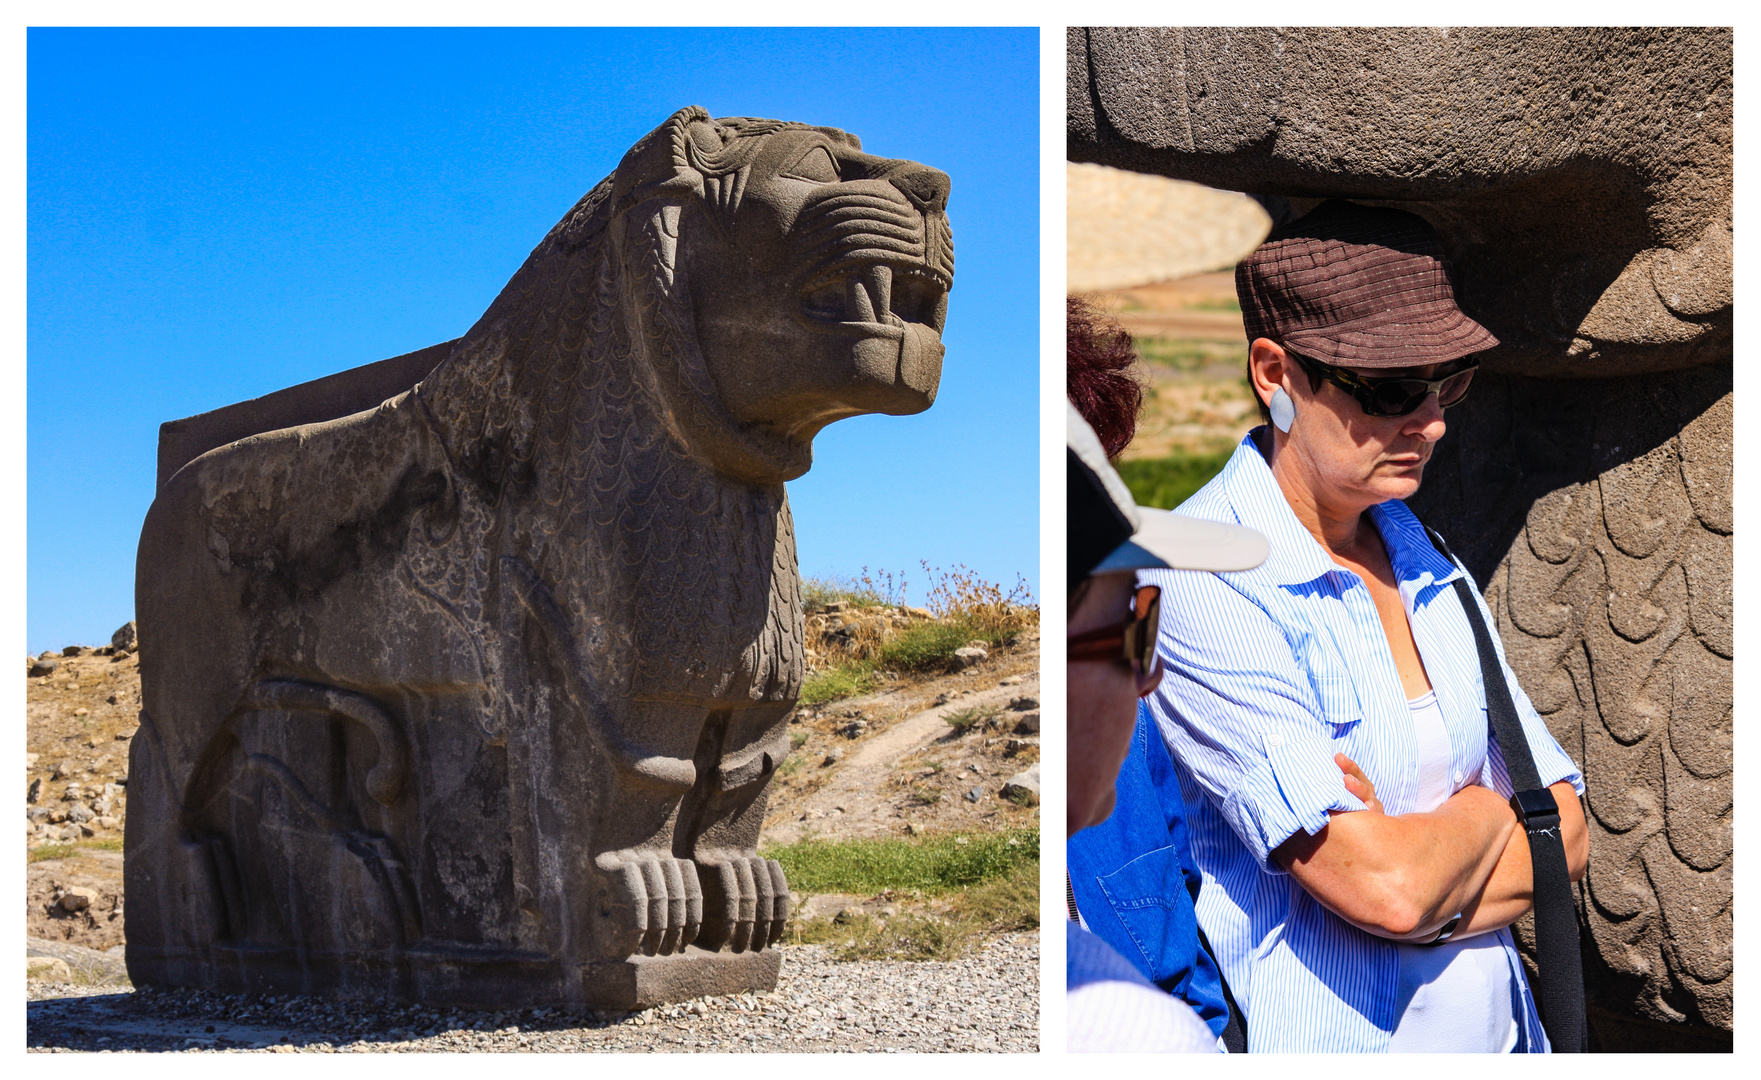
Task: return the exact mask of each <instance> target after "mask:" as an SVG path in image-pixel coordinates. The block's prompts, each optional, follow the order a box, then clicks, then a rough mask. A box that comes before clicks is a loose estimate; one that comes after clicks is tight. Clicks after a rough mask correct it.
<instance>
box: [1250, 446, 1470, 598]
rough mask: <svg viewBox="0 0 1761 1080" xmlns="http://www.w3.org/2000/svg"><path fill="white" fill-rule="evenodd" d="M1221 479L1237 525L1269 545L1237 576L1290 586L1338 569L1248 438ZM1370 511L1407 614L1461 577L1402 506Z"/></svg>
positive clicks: (1382, 506) (1394, 503)
mask: <svg viewBox="0 0 1761 1080" xmlns="http://www.w3.org/2000/svg"><path fill="white" fill-rule="evenodd" d="M1256 430H1257V429H1256ZM1220 479H1221V480H1222V482H1223V489H1224V492H1225V493H1226V494H1227V495H1228V498H1229V504H1230V507H1231V509H1233V510H1234V511H1235V518H1236V520H1237V521H1239V522H1240V523H1241V524H1243V525H1246V526H1247V527H1249V528H1251V529H1258V530H1259V531H1260V532H1261V533H1263V534H1265V537H1266V539H1267V540H1268V541H1269V542H1270V544H1271V549H1272V550H1271V553H1270V554H1269V555H1267V556H1266V561H1265V562H1263V563H1261V564H1260V565H1259V567H1258V568H1256V569H1253V570H1243V571H1240V573H1241V574H1242V575H1243V576H1257V577H1259V578H1260V579H1262V580H1265V581H1268V582H1270V583H1272V584H1274V585H1281V586H1288V585H1301V584H1305V583H1307V582H1310V581H1313V580H1315V579H1316V578H1318V577H1320V576H1322V575H1323V574H1328V573H1332V572H1333V571H1336V570H1339V569H1341V567H1340V566H1339V564H1338V563H1336V562H1334V561H1333V559H1332V558H1331V557H1330V556H1328V554H1327V552H1326V551H1325V550H1324V549H1322V547H1321V545H1320V544H1319V543H1318V542H1316V540H1315V538H1314V536H1313V535H1312V534H1311V533H1310V532H1309V531H1308V530H1307V529H1306V528H1304V527H1303V524H1302V522H1300V521H1298V520H1297V519H1296V512H1295V511H1293V510H1291V509H1290V503H1289V502H1288V501H1286V500H1285V498H1284V491H1283V489H1281V488H1279V486H1278V481H1277V480H1275V479H1273V477H1272V469H1271V466H1269V465H1267V464H1266V459H1265V458H1263V457H1261V456H1260V449H1259V447H1258V446H1257V445H1255V443H1254V438H1253V435H1252V433H1249V434H1248V435H1247V436H1246V437H1244V438H1243V439H1242V440H1241V443H1240V445H1238V446H1237V447H1236V448H1235V453H1234V454H1233V455H1232V456H1231V457H1230V458H1229V461H1228V463H1227V464H1226V465H1224V466H1223V472H1222V474H1221V477H1220ZM1369 512H1370V514H1371V515H1372V517H1373V518H1374V520H1375V523H1376V528H1377V529H1378V530H1379V531H1380V532H1381V534H1382V544H1383V546H1384V547H1386V548H1387V550H1388V562H1389V563H1390V564H1391V565H1392V566H1393V568H1394V577H1395V580H1396V581H1397V582H1399V585H1400V596H1401V599H1402V600H1404V601H1405V603H1406V607H1407V610H1408V611H1411V610H1412V609H1413V608H1414V606H1415V604H1416V603H1417V602H1418V601H1420V600H1426V599H1429V593H1430V592H1431V591H1433V590H1432V587H1433V586H1441V585H1444V584H1447V583H1448V582H1450V581H1453V580H1455V579H1456V578H1457V577H1460V576H1462V574H1461V569H1460V568H1459V567H1457V566H1456V565H1455V564H1454V563H1452V562H1450V561H1449V560H1448V559H1446V558H1444V557H1443V555H1442V553H1441V552H1439V551H1438V550H1437V549H1436V548H1435V547H1433V546H1432V544H1431V538H1430V537H1429V536H1427V535H1425V529H1424V526H1423V525H1420V524H1419V519H1418V518H1416V517H1414V516H1413V512H1412V511H1411V510H1408V509H1407V508H1406V504H1405V503H1403V502H1401V501H1399V500H1398V499H1390V500H1389V501H1388V502H1385V503H1380V504H1378V505H1376V506H1372V507H1370V510H1369Z"/></svg>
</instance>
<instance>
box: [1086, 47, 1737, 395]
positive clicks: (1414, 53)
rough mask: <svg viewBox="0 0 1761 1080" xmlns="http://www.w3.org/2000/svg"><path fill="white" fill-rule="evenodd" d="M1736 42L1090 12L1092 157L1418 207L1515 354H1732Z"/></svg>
mask: <svg viewBox="0 0 1761 1080" xmlns="http://www.w3.org/2000/svg"><path fill="white" fill-rule="evenodd" d="M1731 55H1732V54H1731V34H1730V31H1729V30H1720V29H1693V28H1679V29H1667V30H1646V29H1630V28H1629V29H1603V30H1585V29H1515V30H1509V29H1505V30H1501V29H1494V28H1480V29H1452V30H1445V29H1398V30H1378V29H1361V28H1359V29H1300V30H1260V29H1229V28H1186V29H1182V28H1178V27H1165V28H1141V27H1119V28H1104V27H1094V28H1088V29H1084V28H1072V29H1071V30H1070V38H1069V53H1068V58H1069V59H1068V63H1069V87H1070V93H1069V97H1068V121H1069V155H1070V159H1071V160H1072V161H1092V162H1096V163H1099V164H1102V165H1113V166H1116V167H1118V168H1123V169H1135V170H1137V171H1139V172H1150V173H1159V174H1162V175H1166V176H1173V177H1175V178H1177V179H1185V180H1196V181H1198V182H1200V183H1204V184H1209V185H1211V186H1213V187H1219V188H1224V189H1227V190H1231V191H1247V192H1252V193H1255V194H1276V195H1283V196H1291V197H1296V198H1314V199H1319V198H1324V197H1328V196H1340V197H1345V198H1351V199H1357V200H1361V201H1368V202H1373V201H1376V200H1384V201H1387V202H1389V203H1390V204H1394V205H1400V206H1402V207H1404V208H1406V209H1410V210H1415V211H1417V212H1418V213H1420V214H1421V215H1422V216H1423V217H1425V218H1426V219H1427V220H1428V221H1430V222H1431V224H1432V225H1433V226H1435V227H1436V229H1437V230H1438V232H1439V233H1440V234H1441V235H1442V237H1443V242H1444V246H1445V249H1446V250H1448V251H1449V253H1450V255H1451V257H1452V258H1453V260H1454V263H1455V272H1456V285H1457V296H1458V297H1459V299H1460V300H1461V303H1462V306H1463V307H1464V308H1465V309H1467V310H1468V311H1469V312H1471V313H1473V314H1474V315H1475V317H1476V318H1479V319H1480V320H1481V321H1482V322H1484V323H1485V325H1486V326H1487V327H1488V328H1489V329H1490V330H1491V331H1492V332H1493V333H1494V334H1496V335H1497V336H1498V337H1499V339H1500V340H1501V341H1502V342H1503V343H1504V344H1503V346H1502V347H1501V348H1499V349H1498V350H1496V351H1494V352H1493V353H1491V354H1488V355H1487V356H1486V358H1485V359H1486V363H1487V364H1488V366H1489V367H1491V368H1493V369H1503V370H1507V371H1511V372H1520V373H1522V374H1527V375H1536V376H1566V377H1579V376H1602V377H1606V376H1611V375H1619V374H1627V373H1636V372H1644V371H1661V370H1666V369H1672V368H1681V367H1689V366H1693V365H1696V364H1704V363H1717V362H1720V361H1723V360H1727V359H1728V357H1729V354H1730V347H1731V346H1730V341H1731V247H1730V229H1731V130H1732V129H1731V123H1732V120H1731V117H1732V69H1731Z"/></svg>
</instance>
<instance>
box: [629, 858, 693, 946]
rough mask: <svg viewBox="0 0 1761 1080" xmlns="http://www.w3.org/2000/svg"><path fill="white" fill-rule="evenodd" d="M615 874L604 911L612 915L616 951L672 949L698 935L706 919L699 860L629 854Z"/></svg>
mask: <svg viewBox="0 0 1761 1080" xmlns="http://www.w3.org/2000/svg"><path fill="white" fill-rule="evenodd" d="M609 874H610V877H611V888H610V895H609V904H608V910H607V911H606V912H604V914H605V916H606V917H608V918H609V919H610V920H611V942H610V944H611V947H612V949H613V951H614V952H616V953H618V954H619V955H625V956H628V955H632V954H635V953H641V954H643V955H645V956H655V955H667V954H670V953H677V952H683V951H684V949H685V946H687V945H689V944H691V942H693V941H695V940H696V938H697V934H698V931H699V930H700V929H701V927H702V925H703V889H702V886H701V885H700V884H699V882H698V879H697V865H696V864H695V863H693V862H691V861H690V860H688V859H675V858H672V857H670V856H665V855H647V854H639V855H632V856H627V857H625V858H623V859H622V860H621V861H619V862H618V863H617V864H616V865H615V866H614V867H613V868H612V869H611V870H610V871H609Z"/></svg>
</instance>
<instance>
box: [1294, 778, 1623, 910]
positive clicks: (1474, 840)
mask: <svg viewBox="0 0 1761 1080" xmlns="http://www.w3.org/2000/svg"><path fill="white" fill-rule="evenodd" d="M1334 761H1335V762H1337V763H1338V765H1339V767H1340V769H1341V770H1343V771H1344V773H1345V786H1346V788H1347V790H1349V791H1350V792H1351V793H1352V794H1353V795H1355V796H1357V797H1358V798H1359V799H1360V800H1361V801H1362V802H1363V803H1364V804H1365V805H1366V806H1367V807H1368V809H1366V810H1356V811H1332V812H1331V815H1330V818H1329V821H1328V823H1327V826H1326V827H1325V828H1323V829H1322V830H1321V831H1320V832H1318V833H1315V834H1314V835H1313V836H1310V835H1308V834H1307V833H1305V832H1298V833H1296V835H1294V836H1292V837H1290V838H1289V839H1288V840H1286V841H1284V842H1283V843H1282V844H1280V845H1278V847H1276V848H1274V849H1273V851H1272V858H1273V859H1274V860H1276V861H1277V863H1278V865H1279V866H1281V867H1283V868H1284V869H1285V870H1287V871H1289V873H1290V875H1291V876H1292V877H1294V878H1296V880H1297V882H1298V883H1299V884H1301V885H1302V887H1303V888H1304V889H1307V890H1308V892H1309V894H1310V895H1311V896H1313V897H1314V898H1315V899H1316V900H1318V901H1320V902H1321V905H1322V906H1323V907H1325V908H1327V910H1329V911H1331V912H1333V913H1334V914H1335V915H1338V916H1339V917H1340V918H1342V919H1344V920H1345V921H1346V922H1348V923H1351V924H1352V925H1353V926H1356V927H1358V928H1359V929H1362V930H1366V931H1368V932H1369V933H1372V934H1376V935H1377V936H1379V937H1385V938H1389V939H1392V940H1394V941H1429V940H1430V939H1431V938H1433V937H1435V936H1436V934H1437V931H1438V930H1440V929H1442V927H1443V925H1444V924H1445V923H1447V922H1448V921H1449V920H1450V919H1452V918H1454V917H1455V915H1456V913H1457V912H1460V913H1461V924H1460V925H1459V926H1458V927H1456V930H1455V933H1454V938H1457V939H1459V938H1465V937H1471V936H1473V935H1475V934H1484V933H1489V932H1491V931H1493V930H1498V929H1501V928H1502V927H1505V926H1509V925H1510V924H1511V923H1513V922H1515V921H1516V920H1517V919H1519V918H1521V917H1522V915H1523V913H1524V912H1526V911H1528V910H1529V907H1530V906H1531V905H1532V904H1533V903H1534V875H1533V873H1532V872H1531V869H1530V865H1529V839H1528V835H1527V834H1526V833H1524V832H1523V830H1522V829H1521V828H1520V827H1519V826H1518V823H1517V819H1516V813H1515V812H1514V811H1513V810H1511V808H1510V804H1509V803H1508V802H1506V801H1505V800H1504V799H1503V798H1502V797H1501V796H1499V795H1498V793H1497V792H1495V791H1492V790H1491V789H1489V788H1485V787H1481V786H1479V785H1477V784H1476V785H1473V786H1470V787H1466V788H1463V789H1462V790H1461V791H1458V792H1456V793H1455V794H1454V795H1452V796H1450V798H1449V800H1448V801H1447V802H1445V803H1444V804H1443V805H1442V806H1440V807H1438V808H1437V809H1436V810H1433V811H1431V812H1429V813H1425V814H1401V815H1399V816H1397V817H1395V816H1390V815H1388V814H1386V813H1384V812H1383V810H1382V804H1381V803H1380V802H1379V801H1377V799H1376V789H1375V786H1374V785H1372V784H1371V783H1370V782H1369V780H1368V778H1366V777H1365V776H1364V774H1363V771H1362V770H1361V769H1359V768H1358V767H1357V765H1356V764H1355V763H1354V762H1352V760H1351V759H1350V758H1348V757H1346V756H1345V755H1344V754H1338V755H1335V757H1334ZM1548 790H1550V791H1552V792H1553V798H1554V801H1555V802H1557V803H1558V804H1559V828H1560V838H1561V840H1562V841H1563V842H1564V845H1565V859H1566V864H1567V866H1568V867H1569V868H1570V871H1571V879H1572V880H1573V881H1577V880H1578V879H1579V878H1581V877H1583V876H1584V867H1585V865H1586V864H1587V863H1588V861H1589V851H1590V844H1589V834H1588V831H1587V829H1586V827H1585V824H1584V812H1583V807H1582V806H1581V805H1580V804H1579V802H1578V798H1577V793H1576V792H1575V791H1574V790H1573V789H1572V786H1571V784H1570V783H1568V782H1565V781H1561V782H1559V783H1557V784H1554V785H1552V787H1550V788H1549V789H1548Z"/></svg>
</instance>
